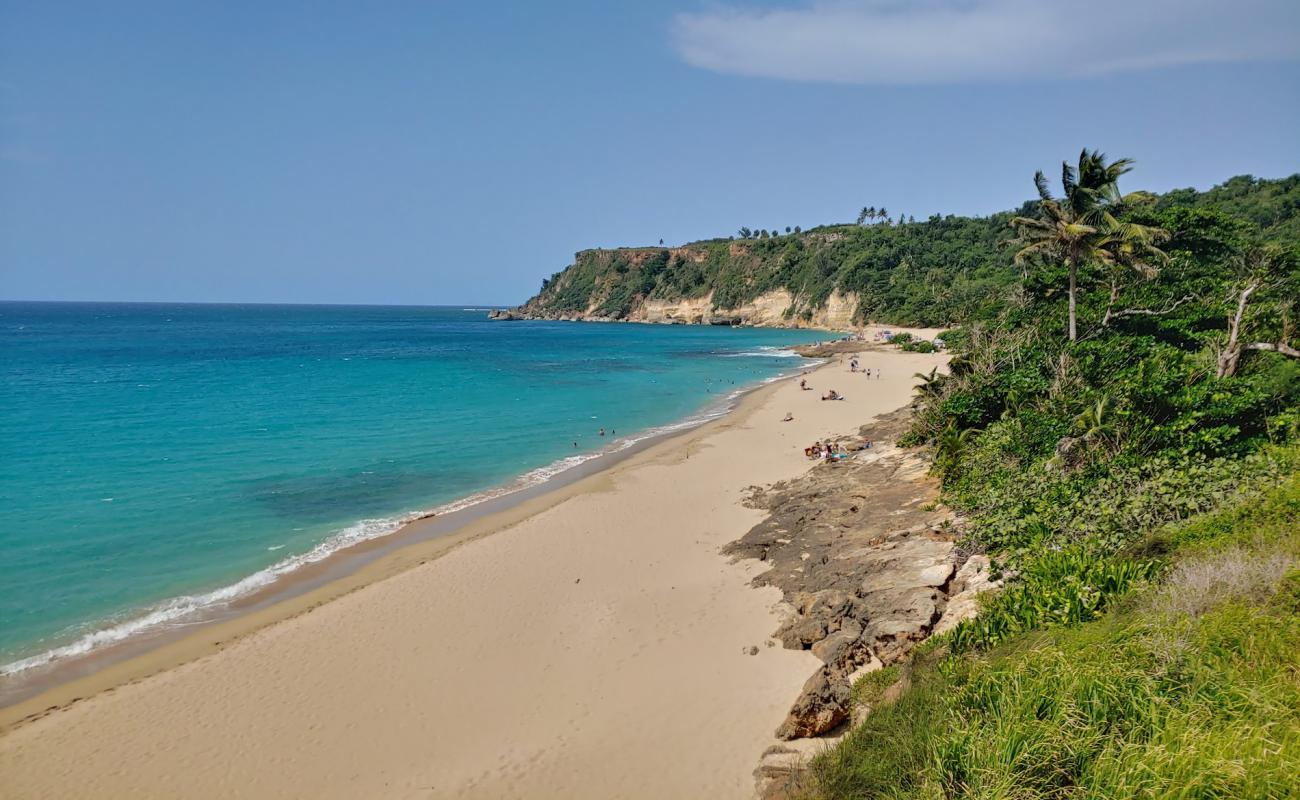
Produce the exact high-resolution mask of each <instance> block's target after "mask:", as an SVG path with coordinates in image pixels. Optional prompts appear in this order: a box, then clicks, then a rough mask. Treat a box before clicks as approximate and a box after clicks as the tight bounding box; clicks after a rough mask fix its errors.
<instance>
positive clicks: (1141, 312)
mask: <svg viewBox="0 0 1300 800" xmlns="http://www.w3.org/2000/svg"><path fill="white" fill-rule="evenodd" d="M1195 299H1196V297H1195V296H1194V295H1190V294H1188V295H1183V296H1182V297H1181V298H1179V299H1178V300H1175V301H1174V302H1173V303H1172V304H1171V305H1170V306H1168V307H1167V308H1162V309H1159V310H1155V309H1150V308H1129V309H1125V310H1123V311H1116V312H1115V313H1113V314H1111V313H1109V312H1108V313H1107V314H1106V319H1105V320H1103V321H1102V323H1101V324H1102V325H1106V324H1108V323H1109V322H1110V321H1111V320H1113V319H1119V318H1120V317H1139V316H1145V317H1159V316H1162V315H1164V314H1168V313H1170V312H1172V311H1173V310H1174V309H1175V308H1178V307H1179V306H1181V305H1182V304H1183V303H1186V302H1188V301H1189V300H1195Z"/></svg>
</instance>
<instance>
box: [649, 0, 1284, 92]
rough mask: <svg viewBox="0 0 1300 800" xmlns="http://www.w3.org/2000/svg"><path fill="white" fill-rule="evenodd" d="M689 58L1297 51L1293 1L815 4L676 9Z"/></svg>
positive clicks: (1140, 60) (952, 58)
mask: <svg viewBox="0 0 1300 800" xmlns="http://www.w3.org/2000/svg"><path fill="white" fill-rule="evenodd" d="M672 37H673V44H674V46H675V47H676V48H677V51H678V53H680V55H681V57H682V58H683V59H684V60H685V61H686V62H687V63H689V64H692V65H694V66H697V67H703V68H705V69H710V70H714V71H716V72H723V73H728V74H734V75H750V76H755V77H764V78H785V79H790V80H805V81H833V82H840V83H877V84H909V83H967V82H973V81H981V80H1025V79H1030V80H1033V79H1044V78H1047V79H1051V78H1073V77H1088V76H1094V75H1104V74H1108V73H1115V72H1122V71H1127V70H1137V69H1148V68H1153V67H1167V66H1176V65H1182V64H1199V63H1224V62H1233V61H1285V60H1295V59H1297V58H1300V0H1235V2H1234V1H1232V0H1092V2H1087V3H1078V2H1072V3H1065V2H1061V1H1060V0H837V1H836V0H822V1H821V2H816V1H815V2H812V3H810V4H804V5H800V6H797V7H790V8H784V9H771V8H768V9H762V10H754V9H750V10H746V9H743V8H738V7H721V8H717V9H714V10H710V11H704V12H699V13H689V14H679V15H677V16H676V17H675V18H674V20H673V25H672Z"/></svg>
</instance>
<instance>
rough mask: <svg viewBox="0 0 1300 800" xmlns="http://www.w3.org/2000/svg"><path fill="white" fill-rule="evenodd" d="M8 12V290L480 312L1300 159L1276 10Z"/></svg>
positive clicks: (920, 7) (938, 1)
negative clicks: (1070, 196)
mask: <svg viewBox="0 0 1300 800" xmlns="http://www.w3.org/2000/svg"><path fill="white" fill-rule="evenodd" d="M1084 7H1086V9H1087V12H1086V14H1080V12H1079V9H1080V8H1081V6H1080V5H1079V4H1078V3H1065V2H1057V0H826V1H820V2H819V1H816V0H813V1H809V0H771V1H769V2H730V1H729V0H723V1H722V2H699V1H697V0H680V1H679V2H640V3H621V2H620V3H611V2H608V0H593V1H591V2H571V1H570V0H553V1H552V2H547V3H539V2H522V1H521V2H515V3H503V2H488V1H483V2H474V3H466V2H450V1H449V0H426V1H425V2H402V0H392V1H390V2H384V3H362V2H353V3H346V2H323V1H322V2H292V1H291V0H277V1H276V2H240V1H239V0H230V1H229V2H223V3H200V2H178V1H177V0H168V1H167V2H147V1H143V0H142V1H139V2H137V1H136V0H122V2H117V3H104V2H84V3H83V2H76V1H75V0H69V1H67V2H59V3H49V2H33V3H19V2H10V0H0V298H3V299H11V300H12V299H27V300H150V301H198V302H294V303H398V304H453V305H476V306H477V305H502V304H514V303H518V302H522V301H523V300H525V299H526V298H527V297H529V296H530V295H531V294H533V293H534V292H535V291H536V290H537V288H538V286H539V285H540V282H541V279H542V278H543V277H545V276H548V275H550V274H551V273H553V272H556V271H558V270H560V269H562V268H563V267H564V266H566V265H567V264H569V263H570V262H571V261H572V258H573V254H574V253H575V252H576V251H578V250H581V249H585V248H588V247H602V246H603V247H611V246H617V245H637V244H657V243H658V241H659V240H660V239H663V240H664V241H665V242H666V243H668V244H674V243H681V242H686V241H691V240H695V239H701V238H709V237H713V236H720V235H721V236H725V235H728V234H731V233H734V232H735V231H736V230H737V229H738V228H739V227H741V226H747V227H750V228H754V229H758V228H769V229H770V228H784V227H785V226H787V225H790V226H793V225H801V226H804V227H811V226H813V225H818V224H823V223H829V222H842V221H850V220H852V219H853V218H854V217H855V216H856V214H857V211H858V209H860V208H862V207H863V206H877V207H884V208H887V209H888V210H889V211H890V212H891V213H892V214H898V213H900V212H901V213H905V214H910V215H913V216H915V217H917V218H918V219H919V218H923V217H926V216H929V215H931V214H935V213H942V214H949V213H952V214H977V215H978V214H987V213H992V212H994V211H998V210H1002V209H1007V208H1013V207H1016V206H1018V205H1019V204H1020V203H1021V202H1023V201H1024V200H1026V199H1028V198H1030V197H1031V196H1032V195H1033V193H1034V190H1033V185H1032V176H1033V173H1034V171H1035V170H1037V169H1044V170H1047V171H1048V172H1049V174H1052V173H1054V172H1057V171H1059V169H1060V162H1061V161H1062V160H1064V159H1068V158H1071V157H1075V156H1077V154H1078V152H1079V150H1080V149H1081V148H1083V147H1089V148H1099V149H1101V150H1103V151H1104V152H1106V153H1107V154H1109V155H1111V156H1112V157H1118V156H1127V157H1131V158H1134V159H1136V160H1137V168H1136V170H1135V171H1134V172H1133V173H1132V174H1130V175H1129V176H1127V177H1126V179H1125V181H1126V182H1125V183H1124V184H1123V189H1124V190H1125V191H1132V190H1135V189H1148V190H1152V191H1164V190H1168V189H1171V188H1176V187H1184V186H1195V187H1198V188H1208V187H1209V186H1212V185H1214V184H1216V183H1219V182H1222V181H1223V180H1225V179H1227V178H1229V177H1231V176H1233V175H1238V174H1244V173H1249V174H1253V175H1257V176H1263V177H1281V176H1284V175H1289V174H1292V173H1294V172H1297V171H1300V135H1297V133H1296V132H1297V131H1298V130H1300V3H1297V2H1295V0H1236V1H1235V2H1233V3H1227V2H1222V1H1221V0H1217V1H1214V2H1211V0H1122V2H1121V0H1092V1H1091V2H1090V3H1088V4H1086V6H1084Z"/></svg>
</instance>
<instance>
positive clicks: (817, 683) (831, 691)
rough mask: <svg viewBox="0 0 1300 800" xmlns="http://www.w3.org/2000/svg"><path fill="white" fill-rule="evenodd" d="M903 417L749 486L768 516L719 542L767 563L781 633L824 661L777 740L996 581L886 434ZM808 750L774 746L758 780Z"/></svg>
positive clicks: (920, 461) (824, 724)
mask: <svg viewBox="0 0 1300 800" xmlns="http://www.w3.org/2000/svg"><path fill="white" fill-rule="evenodd" d="M909 417H910V409H902V410H900V411H897V412H894V413H893V414H889V415H886V416H884V417H881V418H878V419H877V420H876V421H874V422H872V423H871V424H869V425H866V426H863V428H862V429H861V430H860V432H859V434H858V435H857V436H855V437H851V438H850V437H845V439H844V442H843V443H844V445H845V446H846V447H847V448H848V449H850V450H852V451H855V452H854V453H853V456H852V457H851V458H849V459H845V460H843V461H840V462H838V463H822V464H818V465H817V466H815V467H813V469H811V470H810V471H809V472H808V473H806V474H805V475H803V476H801V477H799V478H796V479H794V480H791V481H787V482H783V483H778V484H776V485H774V486H771V487H768V488H765V489H760V488H754V489H752V490H751V497H750V499H749V502H750V504H751V505H753V506H755V507H759V508H763V509H765V510H767V511H768V517H767V519H765V520H764V521H763V522H761V523H759V524H758V525H757V526H755V527H754V528H753V529H752V530H751V531H749V533H747V534H746V535H745V536H744V537H743V538H742V539H740V540H739V541H737V542H735V543H733V544H732V545H730V546H729V547H728V548H727V549H726V551H725V552H727V553H728V554H731V555H735V556H738V557H742V558H756V559H759V560H761V561H763V562H766V563H767V564H770V565H771V568H770V569H769V570H767V571H766V572H764V573H763V574H762V575H760V576H758V577H757V578H756V579H755V583H756V584H758V585H766V586H775V587H777V588H779V589H780V590H781V591H782V593H783V594H784V605H785V607H786V611H787V612H788V617H787V619H786V621H785V622H784V623H783V624H782V625H781V627H780V628H779V629H778V630H777V632H776V634H775V635H776V638H777V639H779V640H780V641H781V642H782V644H784V646H785V647H788V648H792V649H799V650H810V651H811V652H812V654H813V655H815V656H816V657H817V658H818V659H819V660H820V661H821V662H822V667H821V668H820V669H819V670H818V671H817V672H815V673H814V674H813V675H812V676H810V677H809V678H808V680H807V682H806V683H805V684H804V686H803V690H802V691H801V692H800V694H799V696H798V698H796V699H795V702H794V705H793V707H792V708H791V709H790V713H789V715H788V716H787V717H786V720H785V722H783V723H782V724H781V726H780V727H779V728H778V729H777V731H776V735H777V738H779V739H782V740H785V741H789V740H793V739H802V738H808V737H818V736H824V735H825V734H827V733H828V732H831V731H834V730H835V729H836V728H839V727H840V726H842V725H844V724H845V723H846V722H847V721H849V720H850V717H851V715H852V714H853V712H854V709H853V708H852V702H851V697H852V687H853V684H854V682H855V681H856V680H857V679H858V678H859V677H861V676H862V675H864V674H865V673H867V672H870V671H872V670H875V669H880V668H881V667H882V666H885V665H888V664H891V663H894V662H897V661H899V660H901V659H903V658H904V657H905V656H906V655H907V654H908V652H909V651H910V650H911V649H912V648H913V647H914V646H915V645H916V644H917V643H919V642H921V641H924V640H925V639H926V638H927V637H929V636H930V635H932V634H933V633H935V632H942V631H944V630H947V629H949V628H951V627H953V626H954V625H956V624H957V622H958V621H960V620H961V619H964V618H966V617H969V616H971V615H973V614H974V613H975V610H976V609H977V608H978V605H977V603H976V600H975V596H976V595H977V594H978V593H979V592H981V591H984V590H986V589H988V588H990V587H991V586H992V585H993V584H992V583H991V582H990V580H989V574H988V567H989V562H988V559H987V558H985V557H984V556H982V555H978V554H971V553H969V552H966V551H965V550H963V549H962V547H960V546H959V544H958V539H959V535H958V534H959V524H958V522H957V520H955V519H954V518H953V516H952V514H951V512H949V511H947V510H945V509H944V508H943V507H942V506H939V505H938V503H937V499H938V489H939V487H938V484H937V482H936V481H935V480H934V479H933V478H932V477H930V475H929V463H928V461H927V460H926V459H925V457H924V456H923V455H922V454H921V453H919V452H917V451H914V450H906V449H901V448H899V447H897V446H896V445H895V444H893V443H894V442H896V441H897V440H898V438H899V436H900V435H901V434H902V433H903V432H904V431H905V430H906V427H907V423H908V419H909ZM865 441H871V442H872V443H873V446H872V447H871V448H869V449H867V448H865V447H864V442H865ZM805 750H807V748H799V747H786V746H781V745H778V746H777V747H775V748H773V749H772V750H770V751H769V752H768V753H767V754H766V755H765V756H764V761H763V765H762V766H760V772H759V777H760V780H762V781H764V782H766V783H772V782H773V781H779V780H781V779H782V776H783V775H785V776H788V775H789V774H792V773H793V767H794V765H796V764H797V762H799V761H801V760H802V759H803V758H804V756H805V755H808V754H807V753H805V752H804V751H805ZM769 762H770V763H769ZM768 788H769V790H770V787H768ZM769 794H770V791H769Z"/></svg>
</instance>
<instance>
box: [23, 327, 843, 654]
mask: <svg viewBox="0 0 1300 800" xmlns="http://www.w3.org/2000/svg"><path fill="white" fill-rule="evenodd" d="M824 336H825V335H824V334H818V333H815V332H809V331H789V330H753V329H726V328H710V327H684V326H648V325H622V324H594V323H561V322H510V323H499V322H490V321H488V320H487V319H486V318H485V314H484V312H483V311H482V310H468V309H460V308H441V307H440V308H414V307H337V306H330V307H323V306H238V305H220V306H218V305H163V304H88V303H0V372H2V373H3V382H2V384H0V408H3V409H4V413H3V417H2V418H0V453H3V454H4V455H3V459H2V462H0V552H3V554H4V557H3V559H0V663H2V664H6V665H7V666H6V667H5V668H4V671H7V672H13V671H15V670H16V669H18V668H20V667H24V666H30V665H35V664H39V663H43V662H45V661H48V659H49V657H50V656H51V654H52V652H53V653H59V654H72V653H74V652H84V651H86V650H88V649H91V648H93V647H95V646H98V645H101V644H108V643H110V642H112V641H117V640H120V639H121V638H123V637H125V636H129V635H131V634H132V633H135V632H137V631H139V630H142V629H146V628H149V627H151V626H157V625H160V624H176V623H178V622H184V621H185V620H186V618H187V616H189V615H192V612H193V611H194V610H195V609H198V608H201V607H205V606H210V605H211V604H219V603H224V602H227V601H229V600H231V599H234V598H236V597H238V596H240V595H243V594H246V593H248V592H250V591H252V590H254V589H256V588H257V587H259V586H262V585H265V584H266V583H268V582H269V581H271V580H273V579H274V578H275V577H276V576H277V575H281V574H285V573H287V572H290V571H292V570H294V569H296V568H298V567H299V566H301V565H303V564H305V563H308V562H310V561H314V560H318V559H320V558H323V557H324V556H325V555H328V554H329V553H331V552H334V551H336V550H338V549H339V548H341V547H343V546H346V545H347V544H350V543H355V542H357V541H362V540H365V539H367V538H371V537H374V536H380V535H384V534H386V533H389V532H391V531H393V530H395V529H396V528H397V527H398V526H399V525H400V523H401V521H402V520H403V519H405V518H409V516H410V515H412V514H415V513H418V512H422V511H426V510H430V509H439V510H440V511H445V510H447V509H448V508H456V507H460V506H463V505H464V504H466V503H472V502H474V501H476V500H479V499H481V498H483V497H486V496H492V495H493V494H495V493H499V492H501V491H505V490H509V489H512V488H517V487H520V486H524V485H530V484H536V483H537V482H540V481H543V480H545V479H546V478H547V477H548V476H550V475H552V474H555V473H556V472H557V471H560V470H563V469H565V468H568V467H571V466H573V465H574V464H576V463H579V462H581V461H582V460H584V459H588V458H591V457H593V456H594V455H596V454H598V453H599V452H602V451H605V450H609V449H616V448H619V447H623V446H626V445H627V444H628V443H630V442H631V441H633V440H635V439H637V438H639V437H641V436H644V435H648V434H650V433H653V432H655V431H657V430H661V429H662V428H663V427H665V426H672V425H674V424H678V423H681V422H682V421H684V420H690V419H693V418H694V419H698V418H699V417H701V416H703V415H708V414H710V413H716V412H717V411H718V410H720V409H721V408H722V407H723V404H724V402H725V400H726V399H727V398H728V397H730V396H732V395H733V394H734V393H735V392H736V391H737V390H739V389H741V388H743V387H746V386H748V385H752V384H754V383H756V382H758V381H761V380H764V379H768V378H771V377H773V376H775V375H777V374H780V373H782V372H788V371H791V370H794V369H797V368H798V367H799V366H800V365H801V364H802V363H803V362H802V361H801V360H800V359H798V358H797V357H795V356H793V354H791V353H789V352H788V351H784V350H782V349H781V348H783V347H785V346H788V345H791V344H795V343H802V342H808V341H813V340H816V339H818V338H824ZM602 427H604V428H605V430H606V435H605V436H604V437H602V436H600V435H599V431H600V429H601V428H602Z"/></svg>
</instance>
